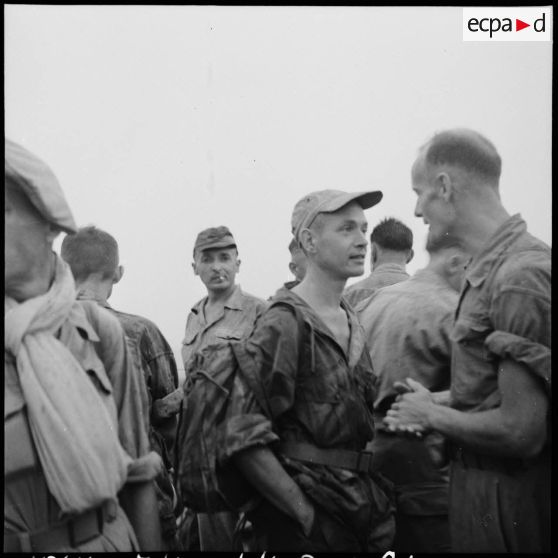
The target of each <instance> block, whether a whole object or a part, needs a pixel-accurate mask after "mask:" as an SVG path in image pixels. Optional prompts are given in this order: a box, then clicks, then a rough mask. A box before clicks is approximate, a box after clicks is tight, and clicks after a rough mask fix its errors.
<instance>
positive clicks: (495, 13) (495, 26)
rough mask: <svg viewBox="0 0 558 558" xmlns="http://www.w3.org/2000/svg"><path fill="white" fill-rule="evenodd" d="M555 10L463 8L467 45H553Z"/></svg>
mask: <svg viewBox="0 0 558 558" xmlns="http://www.w3.org/2000/svg"><path fill="white" fill-rule="evenodd" d="M551 26H552V7H550V6H547V7H543V6H540V7H538V8H535V7H532V8H531V7H529V8H512V7H510V8H500V7H498V8H463V40H464V41H550V39H551Z"/></svg>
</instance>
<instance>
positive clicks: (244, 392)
mask: <svg viewBox="0 0 558 558" xmlns="http://www.w3.org/2000/svg"><path fill="white" fill-rule="evenodd" d="M296 326H297V324H296V320H295V318H294V316H293V315H292V314H291V313H290V312H289V310H287V309H284V308H273V309H272V310H270V311H269V312H266V313H264V314H263V315H262V316H261V318H260V320H259V321H258V324H257V325H256V328H255V330H254V332H253V334H252V335H251V337H250V338H249V339H247V340H245V341H241V342H239V343H235V344H234V345H233V351H234V354H235V356H236V359H237V362H238V366H239V370H238V373H237V375H236V378H235V382H234V385H233V391H232V397H231V404H230V407H229V410H230V417H229V420H227V421H226V428H225V429H224V433H223V437H224V439H223V443H222V444H221V449H220V459H221V460H226V459H229V458H230V457H231V456H233V455H234V454H236V453H238V452H239V451H242V450H244V449H247V448H249V447H253V446H258V445H268V444H271V443H273V442H275V441H277V440H279V437H278V436H277V434H276V433H275V432H274V428H273V423H274V421H275V420H276V419H277V417H278V416H280V415H281V414H282V413H283V412H285V411H287V410H288V409H289V408H290V407H291V406H292V405H293V402H294V392H295V380H296V372H297V370H296V368H297V363H298V337H297V335H298V334H297V327H296Z"/></svg>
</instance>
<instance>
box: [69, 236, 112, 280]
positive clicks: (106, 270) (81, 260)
mask: <svg viewBox="0 0 558 558" xmlns="http://www.w3.org/2000/svg"><path fill="white" fill-rule="evenodd" d="M60 255H61V256H62V259H64V260H65V261H66V262H68V264H69V266H70V268H71V270H72V274H73V276H74V278H75V279H76V280H77V281H83V280H85V279H87V278H88V277H90V276H91V275H92V274H94V273H101V274H102V278H103V279H109V278H111V277H112V276H113V275H114V272H115V271H116V268H117V267H118V243H117V242H116V239H115V238H114V237H113V236H112V235H110V234H109V233H107V232H105V231H103V230H101V229H98V228H97V227H95V226H92V225H91V226H87V227H82V228H80V229H78V231H77V232H76V233H75V234H70V235H67V236H66V237H65V238H64V240H63V241H62V248H61V251H60Z"/></svg>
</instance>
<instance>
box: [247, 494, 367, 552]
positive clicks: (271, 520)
mask: <svg viewBox="0 0 558 558" xmlns="http://www.w3.org/2000/svg"><path fill="white" fill-rule="evenodd" d="M315 510H316V515H315V519H314V524H313V526H312V530H311V532H310V534H309V535H308V537H307V536H305V535H304V533H303V531H302V528H301V526H300V525H299V524H298V523H297V522H296V521H294V520H293V519H291V518H290V517H289V516H287V515H285V514H284V513H282V512H281V511H279V510H278V509H277V508H276V507H275V506H273V505H271V504H270V503H268V502H267V501H263V502H262V503H261V504H260V505H259V506H258V507H257V508H256V509H255V510H254V511H252V512H249V513H248V514H247V515H248V518H249V520H250V521H251V523H252V525H253V528H254V534H255V540H256V545H257V546H258V548H254V549H251V550H252V551H256V552H262V551H264V550H267V551H270V552H297V553H308V552H364V551H365V549H363V548H362V545H361V543H360V542H359V540H358V539H357V537H356V536H355V534H354V533H352V532H351V531H350V530H349V529H348V528H347V527H346V526H345V525H344V524H343V523H341V522H340V521H338V520H337V519H335V518H334V517H332V516H331V515H330V514H329V513H327V512H326V511H325V510H323V509H322V508H320V507H319V506H315Z"/></svg>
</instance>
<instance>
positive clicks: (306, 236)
mask: <svg viewBox="0 0 558 558" xmlns="http://www.w3.org/2000/svg"><path fill="white" fill-rule="evenodd" d="M299 243H300V245H301V246H302V248H303V249H304V251H305V252H306V253H307V254H313V253H315V252H316V239H315V237H314V234H313V233H312V231H311V230H310V229H302V231H300V238H299Z"/></svg>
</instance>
